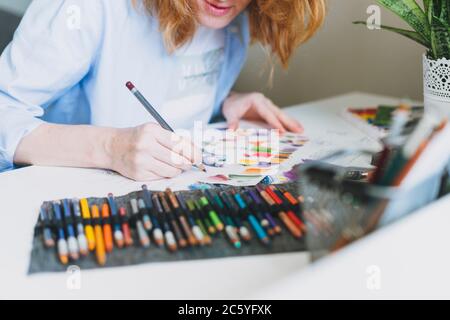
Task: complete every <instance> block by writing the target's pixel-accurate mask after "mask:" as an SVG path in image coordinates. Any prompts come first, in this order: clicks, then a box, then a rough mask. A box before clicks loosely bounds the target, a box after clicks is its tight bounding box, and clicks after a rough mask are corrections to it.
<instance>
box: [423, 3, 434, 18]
mask: <svg viewBox="0 0 450 320" xmlns="http://www.w3.org/2000/svg"><path fill="white" fill-rule="evenodd" d="M431 1H432V0H423V9H424V10H425V15H426V16H428V8H429V7H430V2H431Z"/></svg>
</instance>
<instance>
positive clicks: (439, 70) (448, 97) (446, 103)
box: [423, 54, 450, 118]
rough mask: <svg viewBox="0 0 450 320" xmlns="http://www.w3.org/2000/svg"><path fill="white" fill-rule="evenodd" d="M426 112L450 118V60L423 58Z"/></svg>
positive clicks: (425, 56)
mask: <svg viewBox="0 0 450 320" xmlns="http://www.w3.org/2000/svg"><path fill="white" fill-rule="evenodd" d="M423 86H424V99H425V112H427V113H434V114H436V113H437V114H438V115H445V116H447V117H448V118H450V60H447V59H438V60H431V59H428V57H427V55H426V54H424V56H423Z"/></svg>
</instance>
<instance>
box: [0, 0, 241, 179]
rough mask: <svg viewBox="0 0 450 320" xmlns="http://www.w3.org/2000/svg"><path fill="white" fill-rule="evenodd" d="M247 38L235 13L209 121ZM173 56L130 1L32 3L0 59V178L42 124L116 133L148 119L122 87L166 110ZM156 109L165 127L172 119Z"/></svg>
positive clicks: (145, 15) (235, 75)
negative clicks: (93, 127)
mask: <svg viewBox="0 0 450 320" xmlns="http://www.w3.org/2000/svg"><path fill="white" fill-rule="evenodd" d="M138 2H139V1H138ZM249 39H250V36H249V27H248V17H247V15H246V14H241V15H240V16H239V17H238V18H236V19H235V21H233V22H232V23H231V24H230V25H229V26H228V27H227V28H226V29H225V42H224V46H225V47H224V53H223V62H222V64H221V67H220V72H219V75H218V81H217V88H218V90H217V92H216V94H215V99H214V103H213V105H211V110H210V111H211V112H210V115H211V117H212V116H216V115H219V114H220V112H221V106H222V103H223V101H224V100H225V98H226V97H227V96H228V94H229V92H230V91H231V89H232V87H233V85H234V83H235V82H236V80H237V78H238V76H239V73H240V71H241V70H242V67H243V65H244V63H245V60H246V57H247V49H248V45H249ZM174 56H175V55H173V54H172V55H171V54H169V53H168V52H167V50H166V49H165V46H164V43H163V38H162V35H161V33H160V32H159V24H158V21H157V19H156V18H155V17H153V16H150V15H149V14H148V13H147V12H145V9H144V8H141V7H139V5H138V6H137V7H136V6H133V4H132V1H131V0H113V1H111V0H34V1H33V2H32V4H31V6H30V7H29V9H28V11H27V12H26V14H25V17H24V18H23V20H22V22H21V24H20V26H19V28H18V30H17V31H16V33H15V35H14V39H13V41H12V42H11V43H10V44H9V46H8V47H7V48H6V49H5V51H4V52H3V54H2V56H1V58H0V172H1V171H5V170H8V169H11V168H13V157H14V153H15V150H16V148H17V145H18V144H19V142H20V140H21V139H22V138H23V137H24V136H25V135H27V134H28V133H30V132H31V131H32V130H33V129H35V128H36V127H37V126H39V125H40V124H42V123H43V122H51V123H60V124H92V125H96V126H108V127H119V128H120V127H131V126H137V125H140V124H143V123H145V122H149V121H153V118H151V116H150V115H149V114H147V112H146V111H145V110H144V109H143V107H142V106H141V105H140V104H139V102H137V100H136V99H135V98H134V96H133V95H131V94H130V92H129V91H128V90H127V89H126V88H125V83H126V82H127V81H133V82H134V83H135V85H136V87H138V88H139V90H140V91H141V92H142V93H143V94H144V95H145V96H146V97H147V98H148V99H149V100H150V101H151V102H152V104H154V105H155V106H163V105H165V102H166V101H165V99H166V97H167V96H168V93H169V92H170V90H171V79H172V78H173V77H172V74H173V72H175V70H177V67H178V66H177V63H176V61H175V60H176V59H175V58H174ZM186 108H189V106H186ZM160 111H161V113H162V115H163V117H165V118H166V120H167V121H168V122H169V123H170V122H171V120H172V119H173V118H174V117H176V114H177V112H176V110H160ZM192 116H193V117H189V116H188V117H186V126H189V125H190V124H191V123H192V122H193V121H194V120H196V119H195V115H192ZM208 117H209V116H208ZM211 117H209V118H211Z"/></svg>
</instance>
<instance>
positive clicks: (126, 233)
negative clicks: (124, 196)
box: [119, 207, 133, 247]
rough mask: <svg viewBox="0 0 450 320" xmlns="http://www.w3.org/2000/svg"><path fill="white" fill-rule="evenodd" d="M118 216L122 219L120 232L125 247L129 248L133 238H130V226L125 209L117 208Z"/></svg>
mask: <svg viewBox="0 0 450 320" xmlns="http://www.w3.org/2000/svg"><path fill="white" fill-rule="evenodd" d="M119 215H120V217H121V218H122V232H123V238H124V241H125V246H127V247H130V246H132V245H133V237H132V236H131V230H130V224H129V222H128V220H129V218H128V214H127V209H125V208H124V207H120V208H119Z"/></svg>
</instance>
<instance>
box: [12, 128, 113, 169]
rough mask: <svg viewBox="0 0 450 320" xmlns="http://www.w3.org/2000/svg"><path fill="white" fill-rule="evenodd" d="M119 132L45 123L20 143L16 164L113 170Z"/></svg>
mask: <svg viewBox="0 0 450 320" xmlns="http://www.w3.org/2000/svg"><path fill="white" fill-rule="evenodd" d="M117 130H118V129H113V128H101V127H94V126H87V125H79V126H75V125H56V124H49V123H44V124H42V125H41V126H39V127H38V128H36V129H35V130H33V131H32V132H31V133H30V134H28V135H27V136H25V137H24V138H23V139H22V140H21V142H20V143H19V145H18V147H17V149H16V152H15V155H14V163H16V164H32V165H43V166H63V167H64V166H67V167H84V168H104V169H112V160H111V159H112V155H111V143H112V141H113V139H114V135H115V133H116V132H117Z"/></svg>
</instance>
